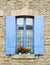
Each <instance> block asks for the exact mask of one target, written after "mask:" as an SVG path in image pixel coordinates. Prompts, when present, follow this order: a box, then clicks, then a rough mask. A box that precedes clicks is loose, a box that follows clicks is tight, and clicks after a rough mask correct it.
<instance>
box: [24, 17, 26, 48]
mask: <svg viewBox="0 0 50 65" xmlns="http://www.w3.org/2000/svg"><path fill="white" fill-rule="evenodd" d="M24 47H26V17H24Z"/></svg>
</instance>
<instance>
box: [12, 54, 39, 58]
mask: <svg viewBox="0 0 50 65" xmlns="http://www.w3.org/2000/svg"><path fill="white" fill-rule="evenodd" d="M11 58H14V59H16V58H19V59H20V58H25V59H27V58H28V59H29V58H30V59H32V58H38V56H36V55H33V54H29V55H28V54H20V55H13V56H11Z"/></svg>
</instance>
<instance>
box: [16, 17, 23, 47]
mask: <svg viewBox="0 0 50 65" xmlns="http://www.w3.org/2000/svg"><path fill="white" fill-rule="evenodd" d="M23 20H24V19H23V18H17V47H18V46H20V45H23V43H24V38H23V34H24V33H23V27H24V26H23V24H24V21H23Z"/></svg>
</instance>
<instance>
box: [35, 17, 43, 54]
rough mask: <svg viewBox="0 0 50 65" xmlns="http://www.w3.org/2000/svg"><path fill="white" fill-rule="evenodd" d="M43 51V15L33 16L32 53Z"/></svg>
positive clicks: (41, 52)
mask: <svg viewBox="0 0 50 65" xmlns="http://www.w3.org/2000/svg"><path fill="white" fill-rule="evenodd" d="M43 53H44V17H43V16H35V18H34V54H43Z"/></svg>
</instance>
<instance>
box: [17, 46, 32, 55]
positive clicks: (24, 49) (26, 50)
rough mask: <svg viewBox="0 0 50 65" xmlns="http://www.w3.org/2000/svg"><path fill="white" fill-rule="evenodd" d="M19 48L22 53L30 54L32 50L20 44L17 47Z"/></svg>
mask: <svg viewBox="0 0 50 65" xmlns="http://www.w3.org/2000/svg"><path fill="white" fill-rule="evenodd" d="M17 50H18V53H21V54H24V53H25V54H28V53H30V51H31V49H30V48H24V47H23V46H19V47H18V48H17Z"/></svg>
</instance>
